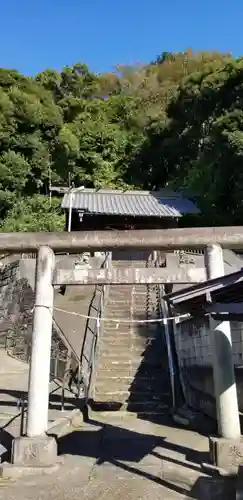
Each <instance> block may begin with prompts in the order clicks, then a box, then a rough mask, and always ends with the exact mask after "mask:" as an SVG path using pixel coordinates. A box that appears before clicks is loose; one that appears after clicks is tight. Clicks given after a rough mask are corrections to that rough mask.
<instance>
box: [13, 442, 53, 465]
mask: <svg viewBox="0 0 243 500" xmlns="http://www.w3.org/2000/svg"><path fill="white" fill-rule="evenodd" d="M56 461H57V443H56V440H55V438H54V437H52V436H38V437H34V438H30V437H18V438H16V439H14V441H13V446H12V463H13V464H14V465H16V466H17V465H18V466H25V467H49V466H52V465H54V464H55V463H56Z"/></svg>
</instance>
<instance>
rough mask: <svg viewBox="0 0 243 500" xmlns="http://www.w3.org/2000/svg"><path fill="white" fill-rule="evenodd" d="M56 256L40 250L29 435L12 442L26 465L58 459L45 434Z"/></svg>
mask: <svg viewBox="0 0 243 500" xmlns="http://www.w3.org/2000/svg"><path fill="white" fill-rule="evenodd" d="M54 265H55V256H54V253H53V251H52V249H51V248H50V247H46V246H43V247H41V248H40V250H39V252H38V259H37V268H36V286H35V307H34V318H33V333H32V346H31V361H30V373H29V392H28V417H27V437H23V438H17V439H16V440H15V441H14V444H13V450H12V460H13V462H14V463H15V464H21V465H22V464H23V465H52V464H53V462H55V460H56V456H57V446H56V442H55V440H54V438H52V437H50V436H46V431H47V428H48V406H49V380H50V357H51V337H52V315H53V302H54V288H53V286H52V279H53V271H54Z"/></svg>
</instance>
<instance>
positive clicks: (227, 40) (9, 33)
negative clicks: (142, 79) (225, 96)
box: [0, 0, 243, 75]
mask: <svg viewBox="0 0 243 500" xmlns="http://www.w3.org/2000/svg"><path fill="white" fill-rule="evenodd" d="M0 2H1V5H0V20H1V23H0V47H1V51H0V66H1V67H8V68H15V69H18V70H19V71H21V72H23V73H25V74H29V75H31V74H36V73H38V72H39V71H41V70H43V69H45V68H54V69H61V68H62V67H63V66H65V65H71V64H74V63H75V62H78V61H81V62H85V63H86V64H88V65H89V67H90V69H92V70H93V71H98V72H100V71H111V70H112V69H113V68H114V66H115V65H116V64H117V63H119V64H134V63H136V62H147V61H150V60H152V59H153V58H155V56H156V55H157V54H159V53H161V52H162V51H180V50H185V49H186V48H189V47H190V48H192V49H195V50H199V49H205V50H211V49H215V50H220V51H227V52H232V53H233V55H234V56H239V55H243V36H242V33H243V28H242V19H243V1H242V0H232V1H231V2H229V0H204V1H200V2H197V1H196V0H184V1H182V0H169V1H166V0H150V1H148V0H121V1H120V2H119V1H118V0H6V1H5V0H0Z"/></svg>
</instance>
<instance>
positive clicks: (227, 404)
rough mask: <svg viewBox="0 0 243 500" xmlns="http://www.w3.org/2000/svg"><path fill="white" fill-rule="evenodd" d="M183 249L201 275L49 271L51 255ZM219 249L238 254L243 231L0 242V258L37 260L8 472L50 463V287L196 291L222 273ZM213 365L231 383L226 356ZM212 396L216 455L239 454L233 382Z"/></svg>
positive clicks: (22, 237)
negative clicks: (19, 424)
mask: <svg viewBox="0 0 243 500" xmlns="http://www.w3.org/2000/svg"><path fill="white" fill-rule="evenodd" d="M186 247H190V248H195V249H196V248H204V249H205V250H206V251H205V256H206V271H205V269H188V270H185V269H181V270H180V271H176V273H175V274H174V275H173V274H171V273H169V272H168V270H167V269H163V268H161V269H157V268H156V269H154V270H151V269H102V270H100V269H99V270H92V269H91V270H87V269H86V270H76V271H67V270H60V269H59V270H57V271H55V254H54V252H55V251H59V252H60V251H62V252H65V251H66V252H68V253H76V252H77V251H79V252H80V251H89V250H91V251H111V250H113V249H114V248H120V249H129V248H131V249H139V250H144V249H147V250H151V251H152V250H153V251H154V250H167V251H168V250H169V251H171V250H174V249H182V248H186ZM222 248H231V249H242V248H243V227H220V228H187V229H167V230H135V231H102V232H99V231H97V232H78V233H66V232H65V233H23V234H20V233H18V234H16V233H10V234H6V233H2V234H0V253H3V252H4V253H6V252H8V253H20V252H38V258H37V269H36V290H35V307H34V318H33V337H32V352H31V363H30V374H29V395H28V418H27V435H26V436H23V437H22V436H21V437H19V438H16V439H15V440H14V442H13V448H12V463H13V464H15V465H21V466H23V465H24V466H31V467H33V466H38V467H39V466H50V465H53V464H54V463H55V461H56V459H57V449H56V441H55V439H54V438H52V437H50V436H47V434H46V432H47V423H48V403H49V369H50V351H51V335H52V314H53V303H54V285H61V284H73V285H74V284H80V283H82V284H97V283H100V284H101V283H104V284H105V283H110V284H115V283H119V284H125V283H131V284H139V283H140V284H147V283H148V284H163V283H191V284H193V283H198V282H201V281H205V280H206V279H207V278H212V277H216V276H219V275H222V274H223V273H224V269H223V256H222ZM226 333H227V336H228V340H229V341H230V340H231V335H230V328H228V327H227V332H226ZM222 335H225V331H222ZM212 346H213V348H214V349H215V350H216V349H217V345H216V341H215V339H214V341H213V342H212ZM213 360H214V367H213V368H214V373H215V374H216V377H217V378H218V377H221V376H222V377H223V373H224V372H225V370H229V371H230V373H231V375H232V372H233V371H232V353H231V352H230V350H228V352H227V356H226V357H225V360H224V366H219V365H217V356H213ZM216 387H217V385H216ZM216 391H217V389H216ZM215 396H216V402H217V406H218V407H219V406H220V409H221V410H220V412H218V419H219V421H218V428H219V429H222V428H223V429H226V430H225V435H224V434H223V433H221V436H220V439H219V449H220V446H221V444H222V440H223V442H224V445H225V440H226V447H227V449H228V450H229V453H232V449H234V450H236V452H239V453H241V451H242V450H241V448H242V445H241V431H240V423H239V414H238V402H237V394H236V385H235V380H234V375H232V378H231V390H230V391H229V392H228V393H227V394H223V399H222V394H217V393H216V394H215ZM222 401H223V402H224V404H223V405H222ZM220 419H221V420H222V421H224V426H222V425H221V424H222V422H221V421H220ZM225 422H226V427H225ZM227 423H228V424H227ZM241 455H242V453H241Z"/></svg>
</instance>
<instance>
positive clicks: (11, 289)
mask: <svg viewBox="0 0 243 500" xmlns="http://www.w3.org/2000/svg"><path fill="white" fill-rule="evenodd" d="M35 267H36V260H35V259H17V260H14V261H12V262H10V263H7V264H6V265H5V266H3V267H2V269H0V347H2V348H6V350H7V352H9V353H10V354H11V355H13V356H15V357H17V358H19V359H21V360H22V361H25V362H28V361H29V357H30V351H31V338H32V324H33V307H34V301H35V294H34V284H35ZM66 353H67V347H66V345H65V344H64V342H63V339H62V338H60V332H59V331H58V329H57V327H56V326H53V332H52V356H51V357H52V359H53V360H56V359H57V358H58V357H59V359H60V360H63V359H64V360H65V358H66ZM52 365H53V363H52ZM52 365H51V366H52ZM55 365H56V363H55ZM59 365H60V363H59Z"/></svg>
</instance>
